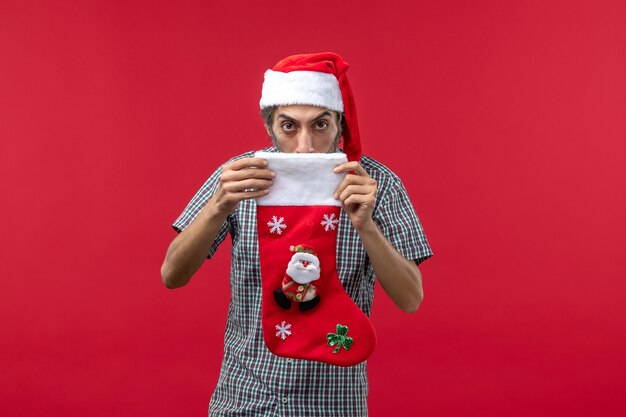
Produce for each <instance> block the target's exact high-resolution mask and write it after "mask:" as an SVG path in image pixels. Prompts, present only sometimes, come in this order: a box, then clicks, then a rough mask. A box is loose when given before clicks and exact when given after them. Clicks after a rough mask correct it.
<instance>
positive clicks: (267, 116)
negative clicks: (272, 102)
mask: <svg viewBox="0 0 626 417" xmlns="http://www.w3.org/2000/svg"><path fill="white" fill-rule="evenodd" d="M277 108H278V106H269V107H264V108H262V109H261V118H262V119H263V123H265V127H266V128H267V131H268V132H269V134H270V138H271V139H272V144H274V147H275V148H276V149H278V150H280V147H279V146H278V140H276V135H275V134H274V126H273V124H274V120H273V118H274V111H275V110H276V109H277ZM333 113H337V136H336V137H335V149H337V145H338V144H339V140H340V139H341V135H342V134H343V124H344V121H345V119H344V117H343V113H340V112H336V111H333Z"/></svg>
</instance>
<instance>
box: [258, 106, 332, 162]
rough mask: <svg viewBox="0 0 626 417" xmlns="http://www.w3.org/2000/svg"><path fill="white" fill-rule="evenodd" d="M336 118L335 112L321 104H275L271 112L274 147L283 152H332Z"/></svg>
mask: <svg viewBox="0 0 626 417" xmlns="http://www.w3.org/2000/svg"><path fill="white" fill-rule="evenodd" d="M338 119H339V116H338V114H337V113H336V112H334V111H331V110H327V109H325V108H322V107H315V106H300V105H294V106H278V108H277V109H276V110H275V111H274V114H273V115H272V131H273V132H274V138H275V142H276V145H277V148H278V149H279V150H280V151H281V152H286V153H312V152H317V153H330V152H334V151H335V149H336V145H337V139H338V138H337V133H338V132H339V126H338V125H337V123H338ZM268 133H270V135H271V134H272V132H268Z"/></svg>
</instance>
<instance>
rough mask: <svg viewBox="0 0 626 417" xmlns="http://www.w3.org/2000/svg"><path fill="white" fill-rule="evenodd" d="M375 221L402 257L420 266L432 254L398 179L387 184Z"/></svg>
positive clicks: (406, 194)
mask: <svg viewBox="0 0 626 417" xmlns="http://www.w3.org/2000/svg"><path fill="white" fill-rule="evenodd" d="M374 221H376V223H377V224H378V226H379V227H380V229H381V231H382V232H383V234H384V235H385V237H386V238H387V239H388V240H389V242H390V243H391V244H392V245H393V247H394V248H396V250H397V251H398V252H399V253H400V254H401V255H402V256H404V257H405V258H407V259H411V260H413V261H415V263H416V264H418V265H419V264H420V263H422V262H423V261H425V260H426V259H428V258H430V257H431V256H432V255H433V252H432V250H431V249H430V246H429V245H428V240H427V239H426V235H425V234H424V230H423V228H422V225H421V223H420V221H419V218H418V217H417V214H416V213H415V210H414V209H413V205H412V204H411V201H410V200H409V196H408V193H407V191H406V189H405V188H404V185H403V184H402V182H401V181H400V180H399V179H395V181H392V182H391V183H390V184H389V191H388V192H387V193H386V194H385V195H384V196H383V197H382V201H381V202H380V205H379V207H378V210H377V211H376V213H375V214H374Z"/></svg>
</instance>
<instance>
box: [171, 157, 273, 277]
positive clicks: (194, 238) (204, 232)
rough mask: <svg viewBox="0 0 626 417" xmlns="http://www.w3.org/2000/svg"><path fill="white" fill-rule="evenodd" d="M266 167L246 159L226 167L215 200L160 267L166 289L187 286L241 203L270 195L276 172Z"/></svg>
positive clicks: (176, 241)
mask: <svg viewBox="0 0 626 417" xmlns="http://www.w3.org/2000/svg"><path fill="white" fill-rule="evenodd" d="M266 167H267V161H266V160H264V159H261V158H243V159H240V160H238V161H235V162H232V163H230V164H227V165H224V167H223V169H222V174H221V176H220V184H219V186H218V189H217V191H216V192H215V194H214V195H213V197H211V198H210V199H209V201H208V202H207V204H206V205H205V206H204V208H203V209H202V210H201V211H200V213H199V214H198V216H197V217H196V218H195V219H194V221H193V222H191V224H189V226H188V227H186V228H185V230H183V231H182V232H181V233H179V234H178V236H176V237H175V238H174V240H173V241H172V243H171V244H170V246H169V248H168V249H167V253H166V254H165V260H164V261H163V265H162V266H161V277H162V279H163V283H164V284H165V286H166V287H167V288H178V287H182V286H184V285H186V284H187V283H188V282H189V280H190V279H191V277H192V276H193V274H195V273H196V271H197V270H198V269H200V267H201V266H202V264H203V263H204V260H205V259H206V257H207V254H208V253H209V250H210V249H211V245H213V241H214V240H215V237H216V236H217V233H218V232H219V230H220V227H221V226H222V224H223V223H224V221H226V217H228V215H229V214H230V213H231V212H232V211H233V210H234V209H235V208H236V207H237V204H238V203H239V202H240V201H242V200H248V199H252V198H258V197H262V196H264V195H266V194H267V193H268V192H269V191H268V189H269V187H270V186H271V185H272V179H273V178H274V173H273V172H271V171H270V170H268V169H266ZM246 190H253V191H246Z"/></svg>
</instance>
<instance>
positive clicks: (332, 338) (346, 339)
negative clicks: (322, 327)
mask: <svg viewBox="0 0 626 417" xmlns="http://www.w3.org/2000/svg"><path fill="white" fill-rule="evenodd" d="M347 334H348V326H342V325H341V324H338V325H337V333H328V334H327V335H326V342H327V343H328V346H335V345H337V346H336V347H335V349H333V353H339V350H340V349H341V346H343V347H344V349H345V350H350V347H351V346H352V343H354V339H353V338H351V337H350V336H346V335H347Z"/></svg>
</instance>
